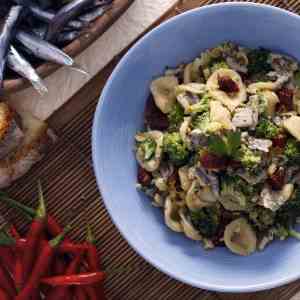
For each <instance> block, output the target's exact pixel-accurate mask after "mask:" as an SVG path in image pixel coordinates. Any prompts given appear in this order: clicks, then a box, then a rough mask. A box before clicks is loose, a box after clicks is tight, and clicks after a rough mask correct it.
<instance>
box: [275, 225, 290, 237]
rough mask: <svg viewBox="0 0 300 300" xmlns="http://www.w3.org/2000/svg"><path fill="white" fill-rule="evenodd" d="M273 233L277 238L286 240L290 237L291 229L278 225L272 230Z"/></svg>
mask: <svg viewBox="0 0 300 300" xmlns="http://www.w3.org/2000/svg"><path fill="white" fill-rule="evenodd" d="M272 231H273V233H274V235H275V237H276V238H278V239H280V240H285V239H287V238H288V237H289V236H290V229H289V228H286V227H284V226H282V225H276V226H275V227H274V228H272Z"/></svg>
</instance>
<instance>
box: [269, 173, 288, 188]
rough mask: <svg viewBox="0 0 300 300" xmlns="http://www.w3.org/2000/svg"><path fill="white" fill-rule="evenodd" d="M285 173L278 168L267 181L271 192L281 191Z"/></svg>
mask: <svg viewBox="0 0 300 300" xmlns="http://www.w3.org/2000/svg"><path fill="white" fill-rule="evenodd" d="M284 177H285V171H284V169H283V168H279V169H278V170H277V171H276V172H275V173H274V174H273V175H271V176H270V177H269V179H268V182H269V184H270V185H271V187H272V189H273V190H277V191H278V190H281V189H282V187H283V185H284Z"/></svg>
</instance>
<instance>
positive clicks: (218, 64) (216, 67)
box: [210, 60, 229, 73]
mask: <svg viewBox="0 0 300 300" xmlns="http://www.w3.org/2000/svg"><path fill="white" fill-rule="evenodd" d="M219 69H229V66H228V64H227V63H226V62H225V61H224V60H222V61H219V62H215V63H214V64H213V65H212V66H211V69H210V70H211V73H214V72H215V71H217V70H219Z"/></svg>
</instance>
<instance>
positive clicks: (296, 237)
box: [289, 229, 300, 240]
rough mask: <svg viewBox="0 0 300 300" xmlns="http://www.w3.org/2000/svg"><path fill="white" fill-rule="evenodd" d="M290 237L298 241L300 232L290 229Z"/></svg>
mask: <svg viewBox="0 0 300 300" xmlns="http://www.w3.org/2000/svg"><path fill="white" fill-rule="evenodd" d="M289 236H290V237H293V238H295V239H297V240H300V232H298V231H296V230H294V229H289Z"/></svg>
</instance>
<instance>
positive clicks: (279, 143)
mask: <svg viewBox="0 0 300 300" xmlns="http://www.w3.org/2000/svg"><path fill="white" fill-rule="evenodd" d="M286 140H287V138H286V136H285V135H279V136H278V137H275V138H273V139H272V142H273V147H277V148H284V147H285V145H286Z"/></svg>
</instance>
